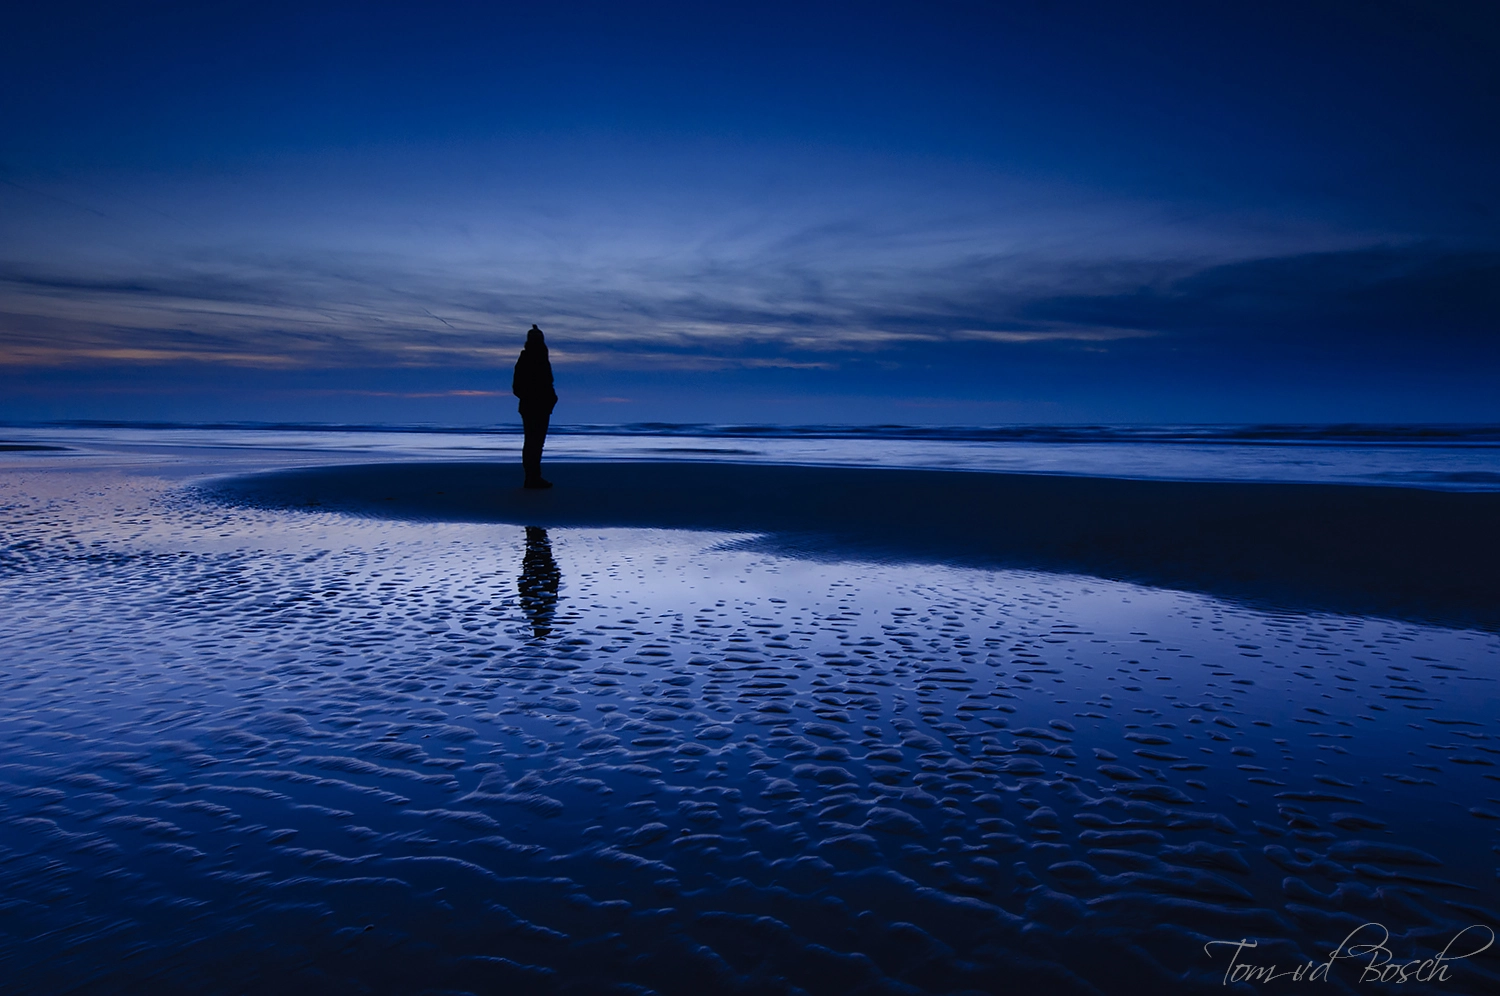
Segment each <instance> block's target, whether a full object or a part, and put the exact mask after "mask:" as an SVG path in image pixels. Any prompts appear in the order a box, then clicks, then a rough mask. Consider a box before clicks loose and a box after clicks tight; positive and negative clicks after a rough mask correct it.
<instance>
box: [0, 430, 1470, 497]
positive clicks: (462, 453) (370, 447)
mask: <svg viewBox="0 0 1500 996" xmlns="http://www.w3.org/2000/svg"><path fill="white" fill-rule="evenodd" d="M549 435H550V439H549V442H548V446H547V456H548V458H549V459H556V460H581V461H591V462H592V461H600V460H623V461H640V460H665V461H677V460H693V461H722V462H731V463H769V464H787V465H802V466H829V467H839V466H859V467H890V468H893V469H905V470H913V469H930V470H967V471H976V472H988V473H1011V474H1047V475H1062V476H1084V477H1112V478H1123V479H1137V480H1181V481H1238V482H1252V481H1261V482H1268V483H1282V484H1298V483H1300V484H1346V485H1362V486H1371V487H1408V488H1423V489H1429V490H1443V491H1497V490H1500V424H1495V423H1481V422H1476V423H1348V422H1346V423H1280V424H1275V423H1176V424H1172V423H1119V424H1093V423H1071V424H1070V423H1061V424H1039V423H1022V424H995V425H936V424H935V425H910V424H895V423H888V424H859V423H849V424H829V423H821V424H772V423H760V424H745V423H706V422H688V423H664V422H620V423H573V424H560V425H554V426H552V427H551V428H550V430H549ZM7 443H9V444H10V445H11V447H12V448H13V449H14V447H16V446H17V445H31V446H47V445H54V446H61V447H64V448H73V449H78V450H83V451H86V450H89V449H90V448H99V447H103V448H105V449H110V448H118V447H126V448H129V447H133V446H147V447H150V446H162V445H167V446H173V447H179V448H192V449H216V448H220V447H228V448H233V449H236V450H241V451H243V450H246V449H257V448H263V449H267V450H277V451H302V452H304V453H305V454H306V455H307V456H308V457H309V458H314V457H315V456H316V455H317V454H326V455H328V457H329V458H330V459H336V460H338V461H341V462H342V461H347V460H348V459H349V457H350V455H357V454H364V455H366V456H369V457H372V458H379V459H382V460H384V459H397V458H401V459H420V460H430V459H444V460H453V459H484V460H491V459H502V458H504V459H509V458H513V457H514V458H518V457H519V452H520V444H521V427H520V425H519V424H515V423H511V422H500V423H495V424H490V425H462V424H458V425H455V424H441V423H416V422H413V423H398V422H385V423H382V422H365V423H337V422H329V423H316V422H306V421H296V422H262V421H235V422H231V421H183V422H168V421H147V420H140V421H134V420H96V419H73V420H54V421H31V422H15V421H12V422H0V445H5V444H7Z"/></svg>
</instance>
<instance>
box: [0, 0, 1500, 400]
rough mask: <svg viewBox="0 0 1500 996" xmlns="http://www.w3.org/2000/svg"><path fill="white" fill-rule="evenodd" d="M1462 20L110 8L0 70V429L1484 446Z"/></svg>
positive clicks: (1492, 158)
mask: <svg viewBox="0 0 1500 996" xmlns="http://www.w3.org/2000/svg"><path fill="white" fill-rule="evenodd" d="M1497 121H1500V6H1497V5H1495V4H1493V3H1467V2H1461V0H1453V2H1444V3H1432V2H1430V0H1416V2H1405V0H1349V2H1342V0H1296V2H1286V3H1283V2H1277V0H1256V2H1239V0H1225V2H1222V3H1207V4H1205V3H1202V2H1201V0H1199V2H1190V3H1158V2H1151V0H1142V2H1141V3H1131V4H1121V3H1117V2H1083V0H1079V2H1064V0H1058V2H1038V0H1029V2H1020V0H1018V2H1000V0H995V2H969V0H924V2H922V3H913V2H907V3H884V2H880V0H862V2H844V3H816V2H807V0H803V2H798V3H780V2H774V0H767V2H760V3H754V4H739V3H728V2H725V3H712V4H705V3H702V2H693V3H656V2H629V3H622V2H618V0H616V2H610V3H573V2H568V0H558V2H552V3H547V4H538V3H535V2H528V3H524V4H522V3H509V2H504V0H495V2H490V3H475V4H468V3H443V2H429V3H422V4H394V3H381V2H378V0H374V2H361V3H357V4H331V3H317V2H301V3H286V4H283V3H277V2H265V0H258V2H253V3H251V2H236V0H226V2H204V0H197V2H192V3H176V2H162V3H150V2H142V3H135V4H118V3H111V4H97V5H89V4H75V3H68V2H66V0H62V2H54V3H49V4H45V5H43V4H35V5H30V9H27V10H21V11H19V12H12V13H11V14H9V15H8V24H7V29H6V31H5V32H4V33H3V34H0V419H5V420H12V421H41V420H53V419H141V420H163V419H165V420H181V421H226V420H227V421H301V422H338V423H349V422H355V423H371V422H395V423H441V424H462V425H489V424H496V423H506V422H514V421H517V416H516V414H515V405H514V399H512V398H511V397H510V395H509V386H510V383H509V378H510V369H511V366H512V364H513V363H514V361H515V356H516V354H517V352H518V350H519V348H520V345H521V343H522V341H523V339H524V335H525V331H526V329H527V328H528V327H529V326H530V325H531V324H532V323H533V322H535V323H537V324H538V325H540V327H541V328H542V329H543V330H544V331H545V332H546V333H547V337H548V341H549V344H550V345H551V350H552V352H551V355H552V362H553V366H554V370H555V373H556V377H557V384H558V393H559V395H560V397H561V401H560V403H559V406H558V410H557V411H556V412H555V413H554V420H555V421H557V422H565V423H590V422H610V423H615V422H643V421H667V422H764V423H779V424H803V423H903V424H924V423H925V424H930V423H941V424H997V423H1017V422H1050V423H1072V422H1090V423H1095V422H1104V423H1119V422H1247V421H1248V422H1405V421H1428V422H1462V421H1489V422H1500V390H1497V389H1496V384H1497V383H1500V377H1497V375H1500V193H1497V184H1496V183H1495V178H1496V177H1497V176H1500V129H1497V128H1496V127H1495V125H1496V122H1497Z"/></svg>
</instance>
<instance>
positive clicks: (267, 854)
mask: <svg viewBox="0 0 1500 996" xmlns="http://www.w3.org/2000/svg"><path fill="white" fill-rule="evenodd" d="M45 436H46V434H45V433H41V432H38V433H32V434H28V435H26V436H25V437H24V438H20V437H18V441H17V442H16V443H14V445H16V446H22V445H24V446H29V447H34V446H40V445H47V442H46V440H45V439H44V438H43V437H45ZM57 439H61V440H62V441H61V442H57ZM57 439H54V442H55V443H56V444H57V445H59V446H61V447H62V448H61V449H58V450H38V449H26V450H20V449H14V450H9V451H6V452H5V453H3V454H0V458H3V468H0V469H3V474H0V488H3V489H0V510H3V517H0V527H3V536H0V592H3V597H4V604H5V606H6V609H7V613H6V615H7V622H6V626H5V630H4V633H3V635H0V702H3V710H0V744H3V747H4V756H3V758H0V882H3V888H0V897H3V900H0V946H3V947H0V958H3V962H0V965H3V972H4V977H5V978H6V979H7V980H8V982H7V984H8V986H10V987H11V989H14V991H17V992H23V993H54V992H85V993H92V992H98V993H106V992H134V991H144V990H146V989H148V988H149V989H151V990H153V991H155V992H162V993H176V992H182V993H190V992H191V993H202V992H254V993H260V992H266V993H270V992H276V993H287V992H304V991H305V992H314V991H316V992H319V993H412V992H474V993H507V994H508V993H532V992H536V993H619V994H626V993H646V992H657V993H662V994H679V993H680V994H684V996H685V994H689V993H704V992H726V993H797V992H802V993H816V994H822V993H841V994H842V993H849V994H854V993H914V994H915V993H933V994H937V993H948V994H951V993H975V992H978V993H999V992H1045V993H1060V994H1062V993H1111V994H1113V993H1176V992H1184V993H1192V992H1210V991H1224V990H1225V988H1226V987H1225V980H1226V974H1225V973H1226V971H1228V970H1229V963H1230V953H1231V949H1230V948H1228V947H1224V946H1215V945H1214V944H1213V943H1212V942H1238V941H1240V940H1242V939H1245V938H1255V939H1257V947H1255V948H1254V949H1253V950H1252V949H1243V948H1242V949H1238V950H1237V952H1236V953H1237V957H1238V958H1239V960H1240V963H1242V964H1251V965H1260V966H1265V965H1270V964H1272V963H1275V964H1276V965H1278V966H1280V968H1278V971H1280V970H1283V969H1284V970H1287V971H1290V970H1291V969H1292V968H1294V967H1295V966H1298V965H1309V964H1314V963H1316V964H1322V963H1325V962H1330V952H1332V951H1334V950H1335V949H1336V947H1337V946H1338V945H1339V944H1340V942H1341V941H1344V940H1345V938H1346V937H1348V936H1349V935H1350V934H1351V932H1352V931H1355V930H1356V928H1360V927H1361V925H1364V924H1370V923H1375V924H1379V925H1381V928H1382V929H1384V930H1386V931H1388V939H1387V940H1386V942H1385V944H1386V947H1387V948H1388V949H1389V950H1390V952H1392V955H1393V957H1394V958H1395V959H1396V960H1397V961H1400V962H1405V961H1407V960H1408V959H1412V958H1416V959H1419V960H1420V959H1424V958H1425V959H1431V958H1432V957H1433V956H1434V955H1435V954H1436V953H1437V952H1440V951H1442V950H1443V949H1444V947H1445V945H1449V943H1450V941H1452V940H1453V939H1454V938H1455V937H1459V938H1460V940H1458V941H1457V942H1456V944H1455V945H1454V946H1453V947H1452V948H1451V949H1450V951H1449V957H1450V958H1451V959H1453V960H1452V961H1451V962H1450V963H1449V965H1448V969H1447V973H1446V976H1445V977H1444V979H1442V980H1441V981H1439V980H1436V979H1428V980H1425V981H1417V980H1413V981H1412V983H1411V984H1410V985H1408V986H1407V988H1408V989H1409V990H1415V991H1431V992H1444V993H1479V992H1486V991H1492V990H1493V989H1494V988H1495V987H1496V986H1497V985H1500V958H1497V952H1496V951H1495V949H1494V948H1493V947H1490V948H1489V949H1488V950H1486V951H1484V952H1482V953H1478V954H1475V955H1474V956H1472V957H1467V958H1464V957H1459V956H1460V955H1462V954H1463V953H1464V950H1463V949H1465V948H1466V947H1467V948H1479V947H1480V946H1481V945H1482V943H1483V936H1482V934H1483V930H1492V929H1495V928H1496V927H1497V926H1500V912H1497V911H1500V895H1497V893H1500V880H1497V877H1496V866H1497V863H1500V862H1497V859H1496V856H1495V853H1494V848H1495V847H1496V846H1497V844H1500V838H1497V837H1496V830H1497V828H1500V775H1496V774H1495V772H1496V770H1497V768H1496V765H1497V763H1500V740H1497V739H1496V735H1497V731H1496V725H1495V716H1496V715H1497V706H1500V689H1497V685H1496V679H1497V678H1500V617H1497V615H1496V613H1497V603H1500V600H1497V599H1496V597H1495V594H1496V591H1497V590H1500V584H1497V575H1496V570H1497V568H1496V565H1497V563H1500V557H1497V552H1500V539H1497V535H1500V534H1497V525H1496V523H1497V522H1500V517H1497V516H1496V514H1495V512H1496V510H1497V507H1500V494H1497V493H1495V492H1493V491H1453V490H1449V491H1439V490H1430V489H1420V488H1396V487H1382V486H1378V485H1375V484H1369V483H1365V484H1333V483H1326V482H1323V483H1320V482H1300V483H1299V482H1287V481H1280V482H1276V481H1260V482H1257V481H1222V480H1221V481H1203V480H1129V479H1123V478H1112V477H1102V476H1089V475H1083V474H1073V475H1064V474H1036V473H1032V474H1015V473H1010V474H1004V473H992V472H980V471H975V470H962V469H960V470H943V469H933V468H926V469H924V468H910V467H904V468H891V467H872V466H793V465H787V464H772V463H762V464H753V463H748V462H728V461H727V460H724V461H716V462H704V461H692V460H686V459H673V460H669V461H668V460H662V459H656V460H651V459H641V460H634V461H629V462H618V461H607V460H593V461H583V460H577V461H569V462H558V463H555V464H549V466H548V476H549V477H550V478H551V479H553V480H554V481H555V482H556V485H557V486H556V487H555V488H554V489H552V490H551V491H545V492H527V491H523V490H521V489H520V488H519V487H518V484H519V480H518V473H517V471H518V468H517V467H516V466H514V464H513V463H511V462H509V461H502V460H497V459H487V458H484V457H480V458H456V457H454V456H453V455H452V454H446V455H444V456H443V457H442V458H441V459H423V460H416V459H412V458H411V456H410V454H393V455H389V456H384V457H381V458H379V459H372V458H371V456H370V455H369V454H368V453H354V452H341V453H339V454H336V455H330V454H329V453H326V452H311V451H296V452H293V451H291V450H286V451H276V450H273V449H271V448H268V447H266V446H263V445H256V446H243V447H239V448H235V447H231V446H228V445H224V444H223V439H222V438H221V439H219V440H218V441H217V443H215V445H209V443H207V442H203V441H199V442H198V443H195V444H194V445H192V446H182V445H178V446H166V445H162V446H155V445H145V444H142V443H139V441H137V440H133V441H131V443H130V445H125V444H123V443H122V444H121V445H119V446H116V447H114V448H110V447H103V446H96V447H93V448H88V447H80V446H79V445H78V444H76V442H69V441H68V440H67V439H66V438H64V437H63V436H58V437H57ZM210 442H212V441H210ZM716 445H717V444H716ZM731 458H732V455H731ZM1476 928H1482V930H1479V929H1476ZM1465 931H1468V933H1464V932H1465ZM1368 939H1370V938H1367V940H1368ZM1205 945H1209V946H1208V947H1205ZM1368 961H1369V958H1368V957H1365V958H1354V957H1345V958H1343V959H1342V960H1340V959H1332V960H1331V963H1330V965H1329V967H1328V968H1327V969H1326V970H1325V972H1324V973H1323V974H1324V977H1323V978H1321V979H1320V980H1319V984H1320V985H1323V986H1325V987H1326V988H1328V989H1329V990H1331V991H1336V992H1356V991H1368V990H1369V988H1370V987H1369V986H1368V985H1364V986H1362V985H1361V984H1360V979H1361V971H1362V970H1363V968H1364V966H1365V965H1366V963H1367V962H1368ZM1424 986H1425V987H1426V988H1425V989H1424V988H1422V987H1424ZM8 991H9V990H8Z"/></svg>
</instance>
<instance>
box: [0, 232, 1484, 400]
mask: <svg viewBox="0 0 1500 996" xmlns="http://www.w3.org/2000/svg"><path fill="white" fill-rule="evenodd" d="M835 237H836V238H838V239H841V240H847V239H848V238H850V237H852V236H851V234H850V232H849V231H840V232H836V233H833V232H827V231H820V232H815V233H811V234H810V235H808V238H809V239H810V240H812V241H813V242H815V243H817V242H820V241H821V242H822V243H827V242H828V241H829V240H830V239H834V238H835ZM794 244H796V245H798V246H801V248H800V249H798V250H797V251H795V252H794V251H792V250H790V249H786V248H785V247H783V248H782V249H781V250H778V251H777V252H775V253H771V254H764V253H750V254H748V255H746V256H744V257H742V258H735V259H724V258H694V257H685V258H682V259H672V260H662V259H656V260H651V259H647V260H637V261H629V262H618V261H617V262H615V263H613V264H609V265H605V264H599V265H595V266H591V267H580V268H579V269H578V271H577V272H575V273H572V274H567V275H561V276H559V277H557V278H556V279H554V280H552V281H549V282H545V283H542V282H538V281H537V280H536V279H535V276H534V275H532V274H524V275H521V276H516V275H511V274H507V273H505V272H503V271H499V272H485V271H486V268H485V267H483V266H481V265H479V264H478V263H475V262H473V261H471V262H469V263H468V264H466V265H464V266H456V267H453V268H447V269H436V268H433V267H431V266H430V265H426V264H424V263H420V262H418V261H415V260H412V259H408V258H402V257H399V256H395V255H392V254H378V253H373V252H372V253H364V254H359V253H346V254H342V255H341V254H338V253H332V252H330V253H327V254H323V255H321V256H318V257H316V258H312V257H306V256H300V255H299V256H293V257H287V258H282V259H277V258H274V257H270V256H265V255H259V256H243V257H236V256H231V255H228V254H220V255H218V256H212V255H210V256H207V257H205V258H203V259H200V260H198V261H192V262H190V261H187V260H183V259H176V260H172V261H169V262H165V263H160V264H157V265H154V266H144V265H141V266H135V267H131V268H126V267H124V266H117V267H116V271H115V272H111V273H103V274H101V273H98V272H94V273H82V272H69V271H68V270H66V269H64V268H63V267H61V266H54V267H52V268H43V267H39V266H27V265H22V264H16V263H11V264H0V363H3V364H4V365H6V366H10V367H27V366H35V367H42V366H63V365H88V364H120V363H135V364H175V363H184V362H186V363H201V364H209V365H214V366H219V367H233V366H243V367H262V368H288V369H290V368H341V367H342V368H355V367H359V368H373V367H391V368H402V367H413V368H416V367H474V366H481V367H494V366H504V365H507V364H509V363H510V362H512V361H513V360H514V357H515V350H516V348H517V342H518V338H519V335H520V333H521V332H522V331H523V330H524V329H525V328H526V327H527V326H528V325H529V324H530V323H531V322H533V321H535V322H538V323H539V324H541V325H542V326H543V328H544V329H546V330H547V331H548V333H549V338H550V339H551V341H552V342H553V344H554V351H553V360H554V362H556V363H558V364H561V365H572V366H600V367H607V368H616V369H637V368H640V369H646V368H649V369H673V370H705V371H707V370H718V369H728V368H736V367H737V368H746V369H757V368H785V369H827V368H830V367H833V366H837V365H838V364H839V363H840V362H842V361H841V360H840V357H841V356H852V355H870V354H879V353H882V352H888V351H891V350H896V349H900V348H902V347H907V346H913V345H934V344H943V343H991V344H995V345H997V346H1016V347H1039V348H1040V347H1047V346H1055V347H1058V348H1066V347H1068V346H1070V345H1072V346H1076V347H1078V348H1107V347H1108V346H1109V344H1112V343H1120V342H1124V341H1127V340H1149V339H1161V338H1173V337H1182V336H1197V335H1203V334H1217V335H1226V334H1227V335H1240V336H1251V337H1254V336H1267V335H1274V334H1277V333H1276V331H1275V330H1276V329H1280V330H1282V331H1286V330H1288V329H1292V328H1295V329H1297V330H1299V332H1298V334H1301V335H1325V336H1331V335H1336V334H1346V333H1347V332H1348V331H1349V329H1350V328H1353V327H1355V326H1358V327H1359V328H1361V329H1363V330H1364V331H1365V333H1366V334H1373V331H1378V330H1379V329H1382V328H1396V327H1398V326H1399V327H1400V328H1402V329H1403V330H1404V331H1405V332H1410V331H1411V330H1412V329H1413V328H1420V330H1421V332H1422V334H1424V335H1427V336H1439V337H1441V336H1443V335H1477V334H1481V333H1482V332H1492V331H1493V329H1495V328H1496V327H1497V325H1500V291H1497V290H1496V288H1497V287H1500V256H1497V255H1495V254H1492V253H1483V252H1467V253H1455V252H1439V251H1437V250H1434V249H1428V248H1423V247H1417V248H1405V249H1399V248H1382V249H1370V250H1359V251H1348V252H1337V253H1314V254H1300V255H1294V256H1285V257H1275V258H1262V259H1253V260H1244V261H1237V262H1231V263H1197V264H1194V263H1192V262H1191V261H1183V260H1159V261H1155V262H1152V261H1150V260H1139V259H1128V260H1126V259H1122V260H1116V261H1111V260H1102V261H1101V260H1097V259H1095V260H1088V261H1081V260H1074V261H1065V260H1064V261H1059V260H1052V261H1050V262H1049V261H1045V260H1038V259H1032V258H1026V257H1023V256H1018V255H1015V254H997V253H987V254H986V253H968V254H963V255H959V256H956V257H947V258H938V259H935V260H933V261H931V262H929V263H927V264H926V265H923V266H916V265H912V266H908V267H905V268H898V267H893V266H890V265H889V264H888V263H887V262H883V261H881V260H879V259H874V258H872V257H870V256H868V255H866V256H861V255H859V254H854V255H853V256H852V258H849V257H840V256H834V257H833V258H830V259H829V260H826V261H824V262H822V263H819V262H818V261H817V260H814V259H810V258H807V257H808V256H809V255H810V254H809V253H808V252H807V251H806V247H805V246H803V245H802V244H801V243H794ZM787 257H793V258H787ZM1273 326H1274V327H1275V328H1274V329H1273V328H1272V327H1273ZM1372 330H1373V331H1372Z"/></svg>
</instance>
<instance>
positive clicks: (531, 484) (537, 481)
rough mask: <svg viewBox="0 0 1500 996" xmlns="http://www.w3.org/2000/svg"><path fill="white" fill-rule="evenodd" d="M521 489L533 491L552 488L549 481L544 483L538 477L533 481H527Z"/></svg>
mask: <svg viewBox="0 0 1500 996" xmlns="http://www.w3.org/2000/svg"><path fill="white" fill-rule="evenodd" d="M523 487H527V488H533V489H536V488H550V487H552V482H551V481H544V480H542V479H541V478H540V477H538V478H534V479H533V480H530V481H527V482H526V483H525V484H524V485H523Z"/></svg>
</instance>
